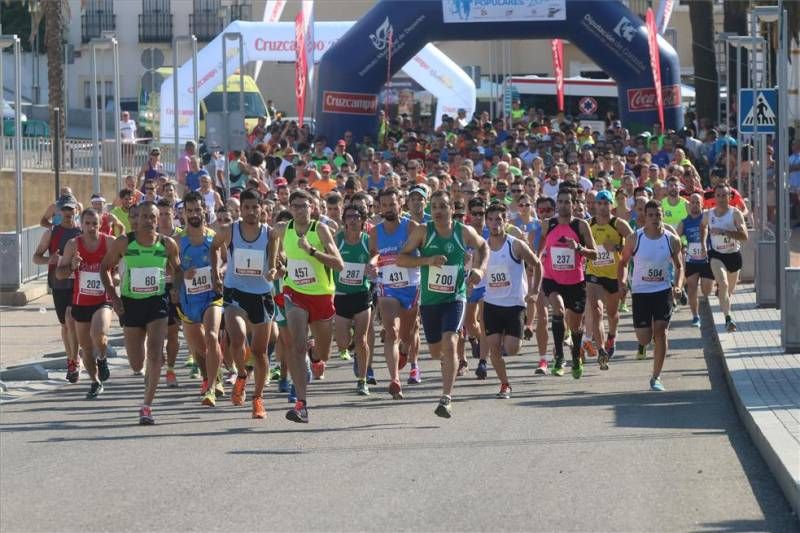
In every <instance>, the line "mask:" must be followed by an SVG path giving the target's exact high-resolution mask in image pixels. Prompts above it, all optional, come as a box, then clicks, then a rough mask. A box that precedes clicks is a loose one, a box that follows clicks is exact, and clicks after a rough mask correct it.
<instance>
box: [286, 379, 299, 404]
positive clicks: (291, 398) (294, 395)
mask: <svg viewBox="0 0 800 533" xmlns="http://www.w3.org/2000/svg"><path fill="white" fill-rule="evenodd" d="M287 398H288V400H289V403H294V402H296V401H297V391H296V390H295V388H294V383H292V385H291V387H289V395H288V397H287Z"/></svg>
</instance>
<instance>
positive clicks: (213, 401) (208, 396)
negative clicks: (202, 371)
mask: <svg viewBox="0 0 800 533" xmlns="http://www.w3.org/2000/svg"><path fill="white" fill-rule="evenodd" d="M200 403H201V404H202V405H207V406H208V407H216V405H217V395H216V394H214V391H206V393H205V394H203V399H202V400H200Z"/></svg>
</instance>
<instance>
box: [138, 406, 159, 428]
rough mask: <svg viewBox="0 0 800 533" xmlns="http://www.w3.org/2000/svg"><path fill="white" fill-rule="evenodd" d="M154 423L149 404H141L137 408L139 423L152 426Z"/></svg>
mask: <svg viewBox="0 0 800 533" xmlns="http://www.w3.org/2000/svg"><path fill="white" fill-rule="evenodd" d="M155 423H156V420H155V418H153V410H152V409H151V408H150V406H149V405H143V406H142V407H141V408H140V409H139V425H140V426H152V425H153V424H155Z"/></svg>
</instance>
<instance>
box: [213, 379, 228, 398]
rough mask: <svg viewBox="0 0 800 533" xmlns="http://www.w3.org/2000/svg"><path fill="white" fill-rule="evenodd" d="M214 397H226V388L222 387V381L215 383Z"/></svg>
mask: <svg viewBox="0 0 800 533" xmlns="http://www.w3.org/2000/svg"><path fill="white" fill-rule="evenodd" d="M214 396H215V397H217V398H223V397H224V396H225V387H223V386H222V381H221V380H219V379H217V380H215V381H214Z"/></svg>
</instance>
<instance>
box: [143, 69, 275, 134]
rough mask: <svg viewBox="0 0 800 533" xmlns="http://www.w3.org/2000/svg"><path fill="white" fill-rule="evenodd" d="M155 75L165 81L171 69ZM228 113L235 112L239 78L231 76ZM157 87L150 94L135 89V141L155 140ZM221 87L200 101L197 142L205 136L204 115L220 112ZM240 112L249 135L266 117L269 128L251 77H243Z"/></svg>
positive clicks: (144, 89) (156, 130)
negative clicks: (137, 99) (137, 138)
mask: <svg viewBox="0 0 800 533" xmlns="http://www.w3.org/2000/svg"><path fill="white" fill-rule="evenodd" d="M156 72H157V73H158V74H159V75H160V76H161V77H162V78H163V79H167V78H169V77H170V76H172V67H161V68H159V69H157V70H156ZM227 85H228V111H238V110H239V74H233V75H231V76H229V77H228V84H227ZM160 91H161V89H160V87H157V88H156V89H155V91H153V92H152V93H151V92H150V90H149V87H143V86H142V85H141V82H140V86H139V132H138V133H137V136H139V137H152V138H158V137H159V129H158V128H159V124H160V120H159V112H160V104H159V96H160V94H161V93H160ZM223 94H224V93H223V87H222V84H221V83H220V84H219V85H218V86H217V87H215V88H214V90H213V91H212V92H211V93H210V94H208V95H207V96H206V97H205V98H202V99H201V100H200V116H199V118H200V132H199V134H200V135H199V138H200V139H203V138H205V136H206V113H215V112H222V96H223ZM244 112H245V120H244V123H245V127H246V128H247V131H248V132H249V131H252V130H253V128H254V127H255V125H256V124H257V123H258V118H259V117H267V124H269V114H268V113H267V106H266V104H265V103H264V98H263V97H262V96H261V92H260V91H259V90H258V86H257V85H256V81H255V80H254V79H253V78H252V77H251V76H246V75H245V76H244Z"/></svg>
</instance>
